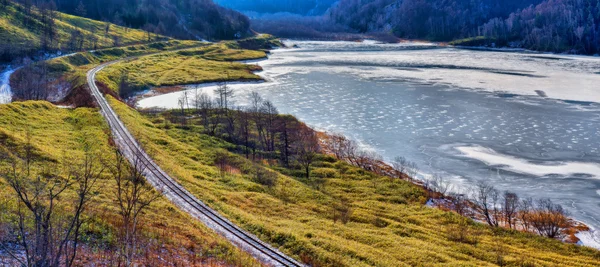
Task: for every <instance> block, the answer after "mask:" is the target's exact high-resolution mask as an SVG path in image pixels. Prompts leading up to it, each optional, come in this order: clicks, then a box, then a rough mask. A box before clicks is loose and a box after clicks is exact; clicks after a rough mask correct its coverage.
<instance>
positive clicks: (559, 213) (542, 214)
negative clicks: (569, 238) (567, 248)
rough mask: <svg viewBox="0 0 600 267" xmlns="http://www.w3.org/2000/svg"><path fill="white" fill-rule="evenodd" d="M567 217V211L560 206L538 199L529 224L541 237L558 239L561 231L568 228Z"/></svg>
mask: <svg viewBox="0 0 600 267" xmlns="http://www.w3.org/2000/svg"><path fill="white" fill-rule="evenodd" d="M567 216H568V213H567V211H565V210H564V209H563V207H562V206H561V205H559V204H554V203H553V202H552V201H551V200H550V199H540V200H538V202H537V203H536V210H535V212H534V213H533V214H532V216H531V217H530V222H531V225H532V226H533V228H535V230H536V231H537V232H538V234H540V235H541V236H545V237H549V238H558V237H560V236H561V235H562V230H564V229H565V228H568V227H569V219H568V217H567Z"/></svg>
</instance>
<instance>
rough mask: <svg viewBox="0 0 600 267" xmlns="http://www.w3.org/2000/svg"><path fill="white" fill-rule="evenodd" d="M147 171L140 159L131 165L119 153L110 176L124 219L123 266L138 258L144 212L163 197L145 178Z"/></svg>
mask: <svg viewBox="0 0 600 267" xmlns="http://www.w3.org/2000/svg"><path fill="white" fill-rule="evenodd" d="M145 169H146V166H145V165H144V163H143V161H142V159H141V157H140V156H139V155H136V156H135V157H134V159H133V160H132V164H128V163H127V161H126V160H125V157H124V156H123V155H122V154H121V153H120V152H118V151H116V157H115V161H114V164H113V166H112V168H111V173H112V177H113V179H114V181H115V183H116V186H115V191H114V193H115V202H116V204H117V207H118V212H119V215H120V217H121V222H120V225H119V232H118V235H119V260H123V261H124V262H123V263H122V264H124V265H125V266H132V265H133V264H134V261H135V258H136V257H137V255H136V251H137V249H138V237H139V233H138V230H139V228H140V224H141V219H142V214H143V211H144V210H146V209H147V208H148V207H149V206H150V205H151V203H152V202H154V201H155V200H156V199H158V198H159V197H160V193H159V192H157V191H156V190H154V188H153V187H152V186H151V185H150V184H149V183H148V182H147V181H146V179H145V178H144V172H145ZM119 265H120V264H119Z"/></svg>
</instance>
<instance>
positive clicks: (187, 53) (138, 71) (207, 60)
mask: <svg viewBox="0 0 600 267" xmlns="http://www.w3.org/2000/svg"><path fill="white" fill-rule="evenodd" d="M264 57H266V54H265V53H264V52H262V51H254V50H242V49H232V48H229V47H228V46H227V45H226V44H215V45H209V46H204V47H200V48H196V49H188V50H184V51H178V52H169V53H161V54H156V55H150V56H144V57H141V58H139V59H135V60H131V61H126V62H120V63H117V64H114V65H111V66H109V67H107V68H106V69H105V70H104V71H102V72H100V73H99V75H98V81H99V82H101V83H103V84H105V85H106V86H107V87H108V88H110V89H111V90H113V91H115V92H119V85H118V82H119V80H120V77H122V75H123V73H128V81H129V85H130V86H131V91H132V92H135V91H141V90H144V89H147V88H149V87H157V86H169V85H182V84H196V83H204V82H219V81H231V80H261V78H260V77H259V76H258V75H255V74H253V72H254V71H257V70H261V68H260V67H259V66H256V65H247V64H243V63H238V62H234V61H240V60H247V59H257V58H264ZM121 95H122V96H125V95H123V94H121Z"/></svg>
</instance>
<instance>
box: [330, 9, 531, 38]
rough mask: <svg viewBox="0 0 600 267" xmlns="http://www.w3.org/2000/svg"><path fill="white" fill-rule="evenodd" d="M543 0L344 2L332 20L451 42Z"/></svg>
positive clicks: (365, 29)
mask: <svg viewBox="0 0 600 267" xmlns="http://www.w3.org/2000/svg"><path fill="white" fill-rule="evenodd" d="M539 2H541V0H526V1H520V0H509V1H498V0H475V1H465V0H434V1H424V0H405V1H397V0H360V1H356V0H341V1H340V3H339V4H338V5H336V7H335V8H333V9H332V10H331V12H330V13H329V14H328V17H329V19H330V20H331V21H333V22H335V23H340V24H342V25H346V26H349V27H350V28H352V29H355V30H357V31H359V32H369V31H387V32H391V33H393V34H394V35H396V36H398V37H401V38H414V39H428V40H435V41H448V40H452V39H456V38H464V37H469V36H474V35H477V34H478V31H477V29H478V27H479V26H481V25H482V24H484V23H486V22H487V21H488V20H490V19H492V18H495V17H506V16H508V15H509V14H510V13H511V12H514V11H516V10H518V9H521V8H525V7H527V6H529V5H531V4H537V3H539Z"/></svg>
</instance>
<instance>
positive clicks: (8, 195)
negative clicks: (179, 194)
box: [0, 101, 259, 266]
mask: <svg viewBox="0 0 600 267" xmlns="http://www.w3.org/2000/svg"><path fill="white" fill-rule="evenodd" d="M27 131H29V132H30V133H31V136H32V144H33V145H34V147H35V150H36V152H38V153H40V154H41V155H42V156H44V157H45V158H47V159H48V160H53V161H60V160H61V159H62V158H63V156H64V155H70V156H82V155H83V153H84V152H83V147H82V146H83V145H82V143H83V142H84V141H89V142H93V143H94V144H95V148H96V149H97V151H98V153H100V154H101V155H102V157H103V158H105V159H111V156H112V155H113V153H112V147H111V145H110V144H109V138H110V137H109V135H108V134H107V133H108V129H107V125H106V123H105V122H104V120H103V119H102V117H101V116H100V114H99V113H98V112H97V110H95V109H88V108H78V109H74V110H72V109H60V108H57V107H55V106H54V105H52V104H50V103H48V102H42V101H28V102H17V103H12V104H8V105H0V151H2V150H5V149H7V150H9V151H12V152H15V151H16V150H18V148H20V147H23V145H24V144H25V140H26V137H25V136H26V132H27ZM113 188H114V182H113V180H112V179H110V178H109V177H104V178H103V179H101V180H100V181H99V184H98V187H97V188H96V192H97V193H98V194H97V196H96V197H95V198H94V200H93V203H92V205H90V209H89V210H88V211H87V212H86V214H85V216H86V217H90V218H91V219H92V221H91V222H90V223H89V224H88V225H86V226H85V230H86V233H85V234H86V236H91V237H95V238H96V239H97V238H99V240H95V239H94V240H92V241H94V242H98V243H99V245H102V246H107V245H114V242H115V240H114V238H113V237H114V228H113V226H112V225H113V223H115V221H116V220H117V218H118V215H117V213H116V206H115V203H114V202H113V201H114V196H113V193H114V191H112V190H113ZM68 194H69V195H70V194H71V192H70V191H69V192H68ZM12 200H14V196H13V192H12V191H11V189H9V188H8V187H7V185H6V184H5V181H4V179H0V201H2V203H4V202H6V201H12ZM66 203H68V201H67V202H66ZM2 212H3V213H4V212H6V211H2ZM0 217H2V216H0ZM143 220H144V223H143V224H144V228H143V234H144V235H145V236H151V237H157V238H160V239H161V240H162V241H164V242H166V244H167V245H170V246H174V247H176V248H178V249H179V248H181V249H184V250H188V249H191V248H194V249H195V253H197V255H198V256H199V258H200V259H203V260H207V259H216V260H217V261H219V262H223V263H226V264H230V265H234V266H259V264H258V263H257V262H256V261H255V260H254V259H252V258H251V257H250V256H249V255H248V254H246V253H244V252H242V251H240V250H239V249H237V248H235V247H234V246H232V245H231V244H230V243H228V242H227V241H226V240H225V239H223V238H222V237H220V236H218V235H217V234H215V233H214V232H212V230H210V229H208V228H206V227H205V226H204V225H203V224H201V223H199V222H198V221H197V220H195V219H193V218H191V217H190V216H189V215H187V214H186V213H184V212H181V211H180V210H178V209H177V208H175V207H174V206H173V205H172V204H171V203H170V202H169V201H168V200H167V199H165V198H160V199H159V200H158V201H157V202H155V203H154V204H153V205H152V206H151V208H150V209H149V210H148V211H147V212H146V214H145V215H144V219H143Z"/></svg>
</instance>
